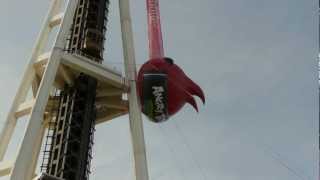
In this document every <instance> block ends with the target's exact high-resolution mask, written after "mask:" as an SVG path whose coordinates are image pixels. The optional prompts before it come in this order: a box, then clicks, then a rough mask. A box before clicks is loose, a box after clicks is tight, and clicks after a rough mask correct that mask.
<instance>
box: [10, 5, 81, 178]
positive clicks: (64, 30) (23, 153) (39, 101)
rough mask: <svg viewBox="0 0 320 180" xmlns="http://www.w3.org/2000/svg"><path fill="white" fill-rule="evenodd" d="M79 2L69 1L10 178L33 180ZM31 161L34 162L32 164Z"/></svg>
mask: <svg viewBox="0 0 320 180" xmlns="http://www.w3.org/2000/svg"><path fill="white" fill-rule="evenodd" d="M77 3H78V0H73V1H69V2H68V6H67V9H66V12H65V16H64V19H63V22H62V24H61V27H60V30H59V32H58V35H57V38H56V41H55V45H54V49H53V52H52V54H51V57H50V58H49V61H48V65H47V68H46V70H45V72H44V75H43V78H42V80H41V83H40V86H39V90H38V93H37V96H36V102H35V105H34V107H33V108H32V112H31V115H30V121H29V124H28V127H27V130H26V132H25V136H24V138H23V141H22V144H21V147H20V150H19V153H18V156H17V159H16V163H15V165H14V167H13V169H12V174H11V178H10V180H31V179H32V177H33V174H34V171H33V163H34V154H35V153H34V152H37V151H38V149H37V148H38V147H37V140H36V139H38V138H39V137H38V136H39V135H40V134H41V131H42V126H44V124H43V115H44V111H45V108H46V104H47V102H48V99H49V92H50V89H51V87H52V84H53V82H54V78H55V76H56V73H57V71H58V67H59V64H60V61H61V55H62V53H63V48H64V46H65V42H66V37H67V35H68V33H69V29H70V27H71V24H72V20H73V14H74V12H75V8H76V4H77ZM47 25H48V24H47ZM32 65H33V62H32ZM30 163H32V164H31V165H30Z"/></svg>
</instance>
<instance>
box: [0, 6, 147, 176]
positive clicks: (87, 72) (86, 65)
mask: <svg viewBox="0 0 320 180" xmlns="http://www.w3.org/2000/svg"><path fill="white" fill-rule="evenodd" d="M62 4H63V1H62V0H52V2H51V5H50V9H49V11H48V15H47V17H46V18H45V22H44V24H43V27H42V29H41V31H40V34H39V36H38V39H37V42H36V44H35V47H34V49H33V51H32V54H31V58H30V62H29V64H28V66H27V68H26V71H25V73H24V76H23V78H22V81H21V84H20V86H19V88H18V92H17V94H16V97H15V98H14V102H13V104H12V106H11V109H10V112H9V114H8V116H7V120H6V123H5V125H4V127H3V130H2V131H1V134H0V177H1V176H10V180H31V179H40V180H52V179H61V180H62V179H63V180H88V179H89V174H90V161H91V158H92V154H91V151H92V149H91V148H92V145H93V141H92V140H93V135H94V127H95V125H97V124H100V123H103V122H106V121H110V120H112V119H114V118H116V117H118V116H121V115H124V114H127V113H128V114H129V122H130V130H131V136H132V145H133V151H134V162H135V176H136V179H137V180H148V171H147V162H146V153H145V142H144V134H143V125H142V118H141V112H140V105H139V101H138V96H137V90H136V89H137V88H136V68H135V67H136V66H135V54H134V46H133V36H132V25H131V18H130V10H129V9H130V7H129V0H119V8H120V21H121V31H122V42H123V55H124V64H125V76H122V75H121V72H117V71H115V70H113V69H112V68H110V67H109V66H106V65H103V64H102V60H103V50H104V47H103V45H104V40H105V32H106V30H107V29H106V22H107V15H108V7H109V0H69V1H68V2H66V8H65V9H64V10H63V8H62ZM54 28H58V33H57V35H56V37H55V40H54V42H53V45H52V47H53V48H52V49H51V50H50V52H44V49H45V47H46V46H47V44H48V42H49V41H48V39H49V36H50V34H52V33H53V29H54ZM29 90H31V91H32V96H33V97H32V99H30V100H29V99H27V96H28V92H29ZM123 94H127V97H128V100H126V99H123V98H122V97H123ZM25 116H27V117H29V121H28V125H27V129H26V132H25V134H24V137H23V140H22V143H21V145H20V148H19V151H18V155H17V157H16V158H15V159H14V160H13V161H3V159H4V156H5V153H6V151H7V148H8V145H9V142H10V140H11V137H12V135H13V132H14V129H15V127H16V124H17V121H18V120H19V119H20V118H22V117H25ZM44 137H45V138H44ZM43 140H45V143H44V152H43V159H42V163H41V171H42V172H43V174H39V175H37V174H35V169H36V166H37V161H38V159H39V154H40V149H41V145H42V142H43Z"/></svg>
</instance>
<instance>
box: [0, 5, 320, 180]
mask: <svg viewBox="0 0 320 180" xmlns="http://www.w3.org/2000/svg"><path fill="white" fill-rule="evenodd" d="M48 2H49V1H48V0H47V1H43V0H42V1H41V0H30V1H21V0H2V1H1V2H0V22H1V28H0V39H1V41H0V52H1V53H0V58H1V61H0V63H1V65H0V82H1V83H2V85H1V87H0V92H1V94H2V99H1V101H0V126H2V124H3V123H2V122H3V121H4V120H5V118H6V113H7V112H8V109H9V106H10V104H11V102H12V100H13V97H14V94H15V92H16V89H17V86H18V84H19V80H20V79H21V76H22V73H23V71H24V67H25V65H26V63H27V61H28V57H29V55H30V51H31V49H32V46H33V44H34V41H35V39H36V36H37V33H38V32H39V30H40V26H41V22H42V20H43V18H44V16H45V14H46V11H47V8H48ZM160 3H161V15H162V22H163V32H164V45H165V53H166V55H167V56H169V57H172V58H174V59H175V62H176V63H177V64H179V65H180V66H181V67H182V68H183V69H184V70H185V72H186V73H187V74H188V75H189V76H191V77H192V79H193V80H194V81H196V82H198V83H199V84H200V85H201V86H202V87H203V89H204V91H205V93H206V96H207V104H206V105H205V106H200V113H199V114H197V113H195V112H194V110H193V109H192V108H191V107H190V106H188V105H186V106H185V108H184V109H183V110H182V111H181V112H180V113H178V114H177V115H175V116H174V117H172V119H171V120H170V121H168V122H166V123H163V124H160V125H159V124H153V123H151V122H149V121H147V120H146V119H145V121H144V125H145V135H146V142H147V152H148V160H149V161H148V163H149V166H150V179H151V180H182V179H183V180H215V179H217V180H299V179H300V180H314V179H316V177H317V176H318V174H317V173H318V165H317V164H318V153H317V152H318V150H317V147H318V141H317V140H318V139H317V134H318V130H317V127H318V122H317V121H316V120H317V119H318V94H317V87H318V86H317V80H316V77H317V71H316V70H317V63H316V54H317V9H316V7H317V2H316V1H311V0H303V1H302V0H268V1H257V0H237V1H226V0H201V1H194V0H183V1H178V0H175V1H173V0H160ZM131 5H132V8H131V11H132V15H133V17H132V18H133V22H134V33H135V37H134V38H135V44H136V59H137V62H138V63H139V64H142V63H143V62H145V61H146V59H147V57H148V52H147V36H146V32H147V31H146V30H147V29H146V11H145V0H138V1H131ZM109 19H110V22H109V25H108V27H109V28H110V31H108V35H107V39H108V41H107V44H106V53H105V54H106V58H105V59H106V60H105V63H108V62H110V63H111V65H112V66H115V67H116V68H118V69H120V70H121V69H122V67H121V66H122V65H121V64H118V63H119V62H122V49H121V39H120V29H119V28H120V25H119V16H118V6H117V1H115V0H112V1H111V14H110V18H109ZM198 102H199V104H200V101H198ZM23 125H25V123H23V122H22V123H21V124H19V127H20V128H19V129H21V131H20V132H18V133H17V135H16V136H15V137H16V138H15V140H16V141H15V142H18V141H19V140H21V134H22V133H21V132H23V130H24V129H23ZM95 137H96V139H95V143H96V144H95V146H94V152H95V157H94V159H93V165H92V166H93V172H94V173H93V175H92V178H91V179H93V180H104V179H119V180H129V179H132V175H133V171H132V166H133V164H132V153H131V144H130V136H129V126H128V118H127V117H123V118H119V119H117V120H114V121H113V122H110V123H107V124H103V125H100V126H99V127H97V132H96V136H95ZM15 144H16V143H13V144H12V146H10V152H9V153H8V154H9V156H11V157H12V156H13V155H14V154H15V153H16V150H17V147H15ZM5 179H6V178H3V179H1V178H0V180H5Z"/></svg>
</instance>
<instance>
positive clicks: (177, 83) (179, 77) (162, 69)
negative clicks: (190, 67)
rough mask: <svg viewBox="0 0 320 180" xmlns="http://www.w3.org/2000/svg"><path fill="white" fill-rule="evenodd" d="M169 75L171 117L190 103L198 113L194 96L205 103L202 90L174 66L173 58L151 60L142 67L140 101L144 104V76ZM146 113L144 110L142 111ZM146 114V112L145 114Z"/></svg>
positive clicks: (168, 96)
mask: <svg viewBox="0 0 320 180" xmlns="http://www.w3.org/2000/svg"><path fill="white" fill-rule="evenodd" d="M146 73H148V74H152V73H154V74H159V73H163V74H166V75H167V91H168V92H167V101H168V102H167V105H168V115H169V117H170V116H172V115H174V114H175V113H177V112H178V111H179V110H180V109H181V108H182V107H183V106H184V105H185V104H186V103H189V104H190V105H192V106H193V108H194V109H195V110H196V111H197V112H198V106H197V103H196V101H195V99H194V97H193V96H194V95H195V96H198V97H199V98H200V99H201V100H202V102H203V103H205V96H204V93H203V91H202V89H201V88H200V87H199V86H198V85H197V84H196V83H194V82H193V81H192V80H191V79H190V78H189V77H188V76H187V75H186V74H185V73H184V72H183V70H182V69H181V68H180V67H178V66H177V65H176V64H174V62H173V60H172V59H171V58H158V59H151V60H149V61H148V62H146V63H145V64H143V65H142V67H141V69H140V71H139V73H138V82H137V88H138V93H139V96H140V101H141V103H142V104H143V98H142V97H143V79H144V74H146ZM142 111H143V112H144V110H143V109H142ZM144 113H145V112H144Z"/></svg>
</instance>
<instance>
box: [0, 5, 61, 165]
mask: <svg viewBox="0 0 320 180" xmlns="http://www.w3.org/2000/svg"><path fill="white" fill-rule="evenodd" d="M60 5H61V0H54V1H52V3H51V6H50V9H49V11H48V14H47V17H46V18H45V22H44V24H43V27H42V29H41V31H40V33H39V36H38V38H37V41H36V45H35V47H34V48H33V51H32V55H31V58H30V62H29V63H28V65H27V68H26V71H25V72H24V74H23V79H22V80H21V83H20V85H19V88H18V91H17V94H16V96H15V98H14V101H13V103H12V105H11V108H10V111H9V113H8V116H7V119H6V122H5V124H4V126H3V129H2V131H1V134H0V161H1V160H2V159H3V157H4V155H5V152H6V150H7V148H8V145H9V141H10V139H11V137H12V134H13V131H14V128H15V127H16V122H17V119H16V117H15V113H16V110H17V108H18V106H19V105H20V104H21V103H22V102H24V101H25V99H26V96H27V94H28V90H29V89H30V87H31V84H32V81H33V80H34V78H35V76H36V73H35V70H34V68H33V65H34V62H35V61H36V59H37V58H38V56H39V53H40V51H41V50H43V48H44V46H45V44H46V43H47V40H48V37H49V33H50V30H51V28H50V27H49V21H50V19H51V17H52V16H54V14H56V13H57V12H58V10H59V6H60Z"/></svg>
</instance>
